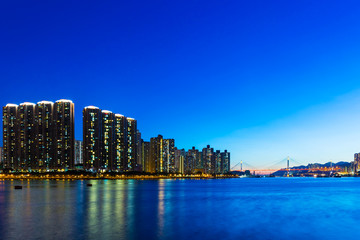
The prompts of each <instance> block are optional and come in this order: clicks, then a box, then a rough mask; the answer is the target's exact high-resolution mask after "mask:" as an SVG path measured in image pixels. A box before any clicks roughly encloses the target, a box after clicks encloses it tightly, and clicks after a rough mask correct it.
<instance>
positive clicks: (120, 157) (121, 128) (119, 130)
mask: <svg viewBox="0 0 360 240" xmlns="http://www.w3.org/2000/svg"><path fill="white" fill-rule="evenodd" d="M115 154H116V157H115V164H114V170H115V171H124V170H125V169H127V120H126V117H125V116H123V115H121V114H115Z"/></svg>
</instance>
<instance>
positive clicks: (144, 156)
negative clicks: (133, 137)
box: [141, 141, 150, 172]
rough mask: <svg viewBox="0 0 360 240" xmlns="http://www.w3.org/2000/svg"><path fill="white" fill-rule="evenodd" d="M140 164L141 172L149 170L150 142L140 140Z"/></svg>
mask: <svg viewBox="0 0 360 240" xmlns="http://www.w3.org/2000/svg"><path fill="white" fill-rule="evenodd" d="M141 165H142V170H143V172H150V142H146V141H142V142H141Z"/></svg>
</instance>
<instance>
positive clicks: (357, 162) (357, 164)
mask: <svg viewBox="0 0 360 240" xmlns="http://www.w3.org/2000/svg"><path fill="white" fill-rule="evenodd" d="M359 170H360V153H355V154H354V172H355V173H356V172H358V171H359Z"/></svg>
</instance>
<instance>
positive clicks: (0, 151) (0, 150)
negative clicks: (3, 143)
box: [0, 147, 4, 163]
mask: <svg viewBox="0 0 360 240" xmlns="http://www.w3.org/2000/svg"><path fill="white" fill-rule="evenodd" d="M3 162H4V151H3V147H0V163H3Z"/></svg>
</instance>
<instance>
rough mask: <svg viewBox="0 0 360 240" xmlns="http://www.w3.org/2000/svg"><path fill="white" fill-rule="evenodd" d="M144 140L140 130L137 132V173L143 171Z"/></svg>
mask: <svg viewBox="0 0 360 240" xmlns="http://www.w3.org/2000/svg"><path fill="white" fill-rule="evenodd" d="M142 142H143V140H142V138H141V133H140V131H139V130H136V165H137V169H136V171H143V168H144V166H143V163H142Z"/></svg>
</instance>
